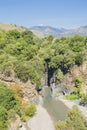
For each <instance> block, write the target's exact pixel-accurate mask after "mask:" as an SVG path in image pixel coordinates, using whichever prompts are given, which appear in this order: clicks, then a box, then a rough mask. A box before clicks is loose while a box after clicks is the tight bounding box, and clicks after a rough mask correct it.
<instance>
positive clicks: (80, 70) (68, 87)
mask: <svg viewBox="0 0 87 130" xmlns="http://www.w3.org/2000/svg"><path fill="white" fill-rule="evenodd" d="M77 76H81V77H82V79H83V83H82V86H83V91H84V93H87V61H85V62H84V63H83V64H82V65H81V66H77V65H74V66H73V67H72V68H71V69H70V70H69V72H68V73H67V74H66V75H65V77H64V80H63V82H62V83H60V84H57V87H58V88H59V90H60V88H61V89H62V91H65V92H70V91H72V88H73V87H74V79H75V78H76V77H77Z"/></svg>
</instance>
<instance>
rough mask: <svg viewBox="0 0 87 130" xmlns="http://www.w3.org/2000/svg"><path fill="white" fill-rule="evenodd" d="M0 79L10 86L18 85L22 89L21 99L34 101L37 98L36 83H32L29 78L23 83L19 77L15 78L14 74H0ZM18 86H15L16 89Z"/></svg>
mask: <svg viewBox="0 0 87 130" xmlns="http://www.w3.org/2000/svg"><path fill="white" fill-rule="evenodd" d="M0 81H2V82H5V83H6V84H7V85H8V86H10V88H11V87H12V86H18V87H19V86H20V87H21V89H22V91H23V99H24V100H25V101H28V102H29V101H35V100H36V99H37V98H38V94H37V91H36V85H35V84H32V83H31V82H30V80H28V81H27V82H25V83H23V82H21V81H20V80H19V79H15V78H14V76H11V77H7V76H5V75H0ZM18 87H16V88H17V89H18Z"/></svg>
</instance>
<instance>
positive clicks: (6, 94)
mask: <svg viewBox="0 0 87 130" xmlns="http://www.w3.org/2000/svg"><path fill="white" fill-rule="evenodd" d="M19 104H20V103H19V101H18V100H17V98H16V96H15V94H14V93H13V91H12V90H11V89H9V88H7V86H6V84H4V83H2V82H0V130H5V129H6V128H7V125H8V123H7V122H8V118H9V112H10V110H12V109H13V110H14V111H15V113H18V112H19V109H20V105H19Z"/></svg>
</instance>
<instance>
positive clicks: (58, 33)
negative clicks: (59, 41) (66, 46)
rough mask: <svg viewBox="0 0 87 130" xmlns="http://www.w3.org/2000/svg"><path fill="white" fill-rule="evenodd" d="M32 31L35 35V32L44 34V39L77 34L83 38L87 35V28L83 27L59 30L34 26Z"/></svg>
mask: <svg viewBox="0 0 87 130" xmlns="http://www.w3.org/2000/svg"><path fill="white" fill-rule="evenodd" d="M30 30H31V31H32V32H33V33H35V31H39V33H42V34H43V35H42V36H43V37H44V36H48V35H53V36H54V37H62V36H72V35H75V34H80V35H82V36H83V35H84V36H86V35H87V26H82V27H79V28H76V29H65V28H60V29H58V28H54V27H50V26H33V27H31V28H30ZM35 34H36V33H35ZM36 35H37V34H36ZM37 36H38V35H37Z"/></svg>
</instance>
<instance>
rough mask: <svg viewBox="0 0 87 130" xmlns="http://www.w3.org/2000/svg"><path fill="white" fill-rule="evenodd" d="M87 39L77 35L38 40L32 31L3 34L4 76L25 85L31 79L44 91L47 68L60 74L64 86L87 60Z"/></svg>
mask: <svg viewBox="0 0 87 130" xmlns="http://www.w3.org/2000/svg"><path fill="white" fill-rule="evenodd" d="M86 39H87V37H86V36H79V35H75V36H72V37H62V38H60V39H54V38H53V37H52V36H48V37H45V38H42V39H40V38H37V37H36V36H34V35H33V33H32V32H31V31H29V30H26V31H23V32H19V31H17V30H11V31H8V32H5V31H0V73H1V74H3V75H5V76H11V75H12V70H14V73H15V77H16V78H19V79H20V80H22V81H23V82H26V81H27V80H28V79H30V80H31V81H32V83H36V85H37V87H41V78H42V75H43V73H44V71H45V68H44V64H45V62H47V63H48V67H49V68H53V69H55V71H56V80H57V81H59V82H61V81H62V80H63V76H64V74H66V73H67V72H68V71H69V68H70V67H71V66H73V65H75V64H77V65H81V64H82V63H83V61H84V60H85V59H86V54H87V40H86Z"/></svg>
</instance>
